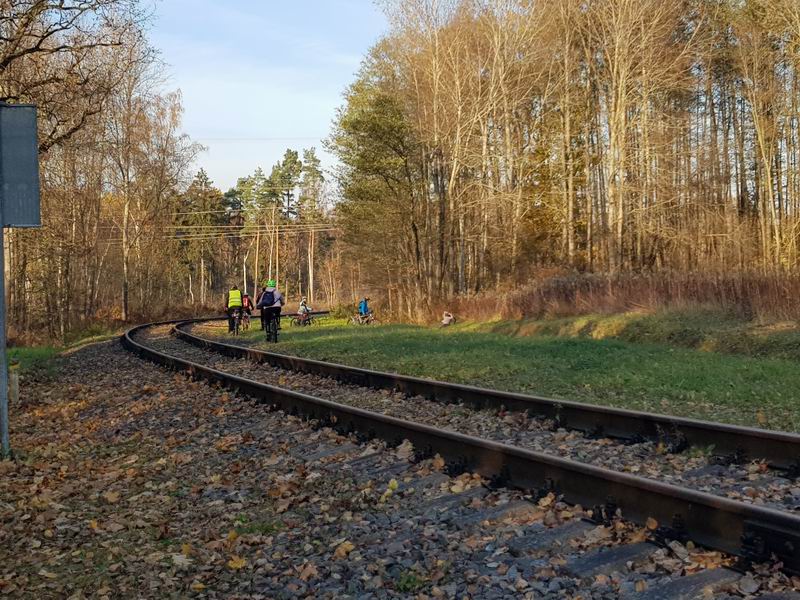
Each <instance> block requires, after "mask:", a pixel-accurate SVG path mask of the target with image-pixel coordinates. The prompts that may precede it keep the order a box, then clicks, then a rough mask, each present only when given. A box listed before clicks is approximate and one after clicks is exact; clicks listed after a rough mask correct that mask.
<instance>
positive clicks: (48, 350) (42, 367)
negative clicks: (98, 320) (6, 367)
mask: <svg viewBox="0 0 800 600" xmlns="http://www.w3.org/2000/svg"><path fill="white" fill-rule="evenodd" d="M119 334H120V332H119V331H116V330H113V329H109V328H107V327H105V326H100V325H98V326H94V327H89V328H87V329H84V330H82V332H81V333H80V334H75V335H73V336H71V337H70V338H69V340H68V343H67V345H66V346H14V347H12V348H8V352H7V359H8V362H9V364H11V365H15V367H14V368H16V369H18V370H19V372H20V373H21V374H22V375H25V374H29V373H33V372H36V373H38V374H40V375H43V376H52V375H53V374H54V373H55V363H56V360H57V359H58V356H59V355H60V354H62V353H64V352H71V351H75V350H78V349H80V348H82V347H83V346H86V345H87V344H94V343H98V342H106V341H108V340H110V339H113V338H115V337H117V336H118V335H119Z"/></svg>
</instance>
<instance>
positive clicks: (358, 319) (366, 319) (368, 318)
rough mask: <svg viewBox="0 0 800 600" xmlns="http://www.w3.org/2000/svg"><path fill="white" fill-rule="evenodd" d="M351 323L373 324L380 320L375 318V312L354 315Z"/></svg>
mask: <svg viewBox="0 0 800 600" xmlns="http://www.w3.org/2000/svg"><path fill="white" fill-rule="evenodd" d="M350 323H351V324H352V325H371V324H373V323H375V324H376V325H377V324H378V320H377V319H376V318H375V314H374V313H369V314H367V315H353V317H352V318H351V319H350Z"/></svg>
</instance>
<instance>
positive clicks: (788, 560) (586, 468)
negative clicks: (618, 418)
mask: <svg viewBox="0 0 800 600" xmlns="http://www.w3.org/2000/svg"><path fill="white" fill-rule="evenodd" d="M175 323H179V322H177V321H172V322H163V323H158V324H151V325H140V326H138V327H134V328H133V329H131V330H129V331H128V332H126V333H125V334H124V335H123V336H122V339H121V341H122V344H123V346H124V347H125V348H126V349H128V350H129V351H131V352H133V353H135V354H137V355H138V356H140V357H142V358H145V359H148V360H150V361H153V362H155V363H158V364H160V365H163V366H165V367H168V368H170V369H173V370H176V371H180V372H186V373H188V374H189V376H191V377H193V378H195V379H202V380H205V381H208V382H209V383H216V384H219V385H221V386H224V387H226V388H228V389H231V390H234V391H237V392H239V393H242V394H245V395H247V396H250V397H252V398H254V399H255V400H257V401H258V402H261V403H265V404H267V405H269V406H270V407H271V408H272V409H280V410H283V411H286V412H287V413H291V414H301V415H303V416H305V417H306V418H309V419H315V420H318V421H319V422H321V423H325V424H330V425H331V426H333V427H335V428H336V429H337V430H339V431H342V432H349V433H356V432H358V433H360V434H362V435H365V436H367V437H369V438H380V439H382V440H385V441H386V442H388V443H389V444H397V443H400V442H401V441H402V440H403V439H408V440H409V441H410V442H411V443H412V444H414V447H415V449H417V450H418V451H420V453H421V454H423V455H431V454H432V453H438V454H440V455H441V456H442V457H443V458H444V459H445V460H446V461H448V463H449V464H451V465H456V466H458V467H459V468H461V469H464V470H469V471H471V472H477V473H479V474H480V475H482V476H484V477H487V478H492V479H495V481H499V482H502V484H503V485H507V486H510V487H515V488H519V489H524V490H539V491H547V490H552V491H555V492H557V493H558V494H561V495H562V496H563V498H564V500H565V501H566V502H569V503H572V504H581V505H584V506H596V505H602V504H604V503H606V504H608V503H609V502H611V503H612V504H613V505H614V506H616V507H619V509H621V511H622V514H623V516H624V517H625V518H626V519H628V520H631V521H633V522H636V523H639V524H644V523H646V522H647V520H648V519H649V518H654V519H656V520H657V521H658V522H659V523H662V524H667V523H673V524H679V525H680V527H681V528H682V529H683V530H684V531H685V532H686V534H687V535H688V536H689V538H690V539H692V540H693V541H695V542H697V543H700V544H702V545H704V546H707V547H710V548H714V549H718V550H722V551H725V552H729V553H732V554H736V555H739V556H743V557H745V558H747V559H748V560H759V561H762V560H763V561H766V560H771V559H772V560H778V561H780V562H781V563H782V565H783V568H784V569H785V570H787V571H789V572H793V573H800V516H797V515H793V514H790V513H786V512H781V511H777V510H773V509H769V508H764V507H760V506H755V505H751V504H746V503H743V502H737V501H734V500H730V499H728V498H724V497H721V496H714V495H711V494H707V493H704V492H698V491H695V490H691V489H686V488H682V487H678V486H675V485H671V484H666V483H662V482H659V481H654V480H652V479H646V478H643V477H638V476H635V475H630V474H627V473H619V472H616V471H612V470H609V469H605V468H602V467H595V466H592V465H588V464H584V463H579V462H575V461H572V460H567V459H563V458H559V457H556V456H551V455H547V454H542V453H538V452H533V451H529V450H524V449H521V448H517V447H513V446H509V445H506V444H502V443H498V442H492V441H489V440H485V439H481V438H476V437H472V436H467V435H463V434H460V433H456V432H453V431H448V430H441V429H436V428H433V427H429V426H427V425H422V424H420V423H415V422H411V421H405V420H402V419H397V418H394V417H390V416H387V415H383V414H378V413H374V412H370V411H367V410H363V409H359V408H355V407H352V406H347V405H343V404H338V403H336V402H331V401H329V400H324V399H322V398H315V397H313V396H310V395H307V394H302V393H298V392H293V391H290V390H287V389H283V388H279V387H275V386H271V385H267V384H264V383H260V382H257V381H253V380H250V379H246V378H243V377H238V376H235V375H231V374H229V373H225V372H222V371H219V370H216V369H212V368H210V367H206V366H203V365H200V364H197V363H194V362H192V361H189V360H185V359H182V358H179V357H176V356H171V355H169V354H166V353H164V352H160V351H158V350H156V349H154V348H150V347H148V346H147V345H145V344H142V343H140V342H138V341H137V340H136V339H134V338H135V335H136V334H137V333H138V332H140V331H142V330H144V329H147V328H148V327H151V326H155V325H168V324H175ZM181 323H182V322H181ZM611 499H613V500H611Z"/></svg>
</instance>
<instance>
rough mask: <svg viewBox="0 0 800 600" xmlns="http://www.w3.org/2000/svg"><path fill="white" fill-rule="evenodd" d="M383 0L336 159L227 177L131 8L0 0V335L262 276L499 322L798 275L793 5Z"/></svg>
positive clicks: (43, 329) (396, 307) (184, 299)
mask: <svg viewBox="0 0 800 600" xmlns="http://www.w3.org/2000/svg"><path fill="white" fill-rule="evenodd" d="M380 4H381V6H382V8H383V9H384V10H385V12H386V14H387V16H388V19H389V22H390V28H389V30H388V32H387V33H386V35H385V36H384V37H383V38H382V39H380V40H379V41H378V42H377V43H376V44H375V45H374V47H373V48H372V49H371V51H370V52H369V54H368V55H367V56H366V57H365V58H364V60H363V63H362V67H361V69H360V71H359V72H358V73H357V75H356V77H355V80H354V81H353V83H352V84H351V85H350V86H349V87H348V88H347V89H346V90H345V91H344V98H343V102H342V106H341V108H340V109H339V111H338V113H337V114H336V115H332V119H333V125H332V131H331V133H330V136H329V138H328V140H327V143H326V149H327V150H328V151H329V152H330V153H332V155H333V156H335V158H336V160H337V165H336V167H335V168H333V169H329V170H326V169H323V167H322V165H321V162H320V159H319V157H318V155H317V152H316V150H315V149H314V148H307V149H300V150H294V149H289V150H287V151H286V153H285V154H284V155H283V156H282V157H276V162H275V164H274V165H273V166H272V167H271V168H270V169H268V170H267V171H264V170H262V169H258V170H256V171H255V172H254V173H252V174H250V175H246V176H243V177H241V178H240V179H239V182H238V183H237V185H236V186H234V187H233V188H232V189H230V190H228V191H224V192H223V191H221V190H219V189H217V188H216V187H215V185H214V182H212V181H210V179H209V177H208V175H207V174H206V173H205V172H204V171H202V170H200V171H199V172H198V169H197V167H196V160H197V158H198V156H199V155H200V153H201V152H202V151H203V147H202V146H201V145H199V144H198V143H196V142H194V141H192V140H191V139H189V138H188V137H187V136H186V135H185V134H184V133H182V128H181V116H182V110H183V107H182V98H181V94H180V92H179V91H177V90H170V89H168V87H167V85H166V84H165V81H164V79H163V76H162V75H161V74H162V72H163V71H164V68H165V60H166V61H168V57H162V56H160V54H159V52H158V51H157V50H156V49H155V48H154V47H153V45H152V44H151V42H150V41H149V39H148V27H149V22H150V19H151V14H150V13H149V12H148V11H149V9H148V7H147V6H146V5H145V4H144V3H142V2H139V1H138V0H63V1H61V2H49V1H42V0H0V101H4V102H9V103H15V102H33V103H35V104H36V105H37V106H38V107H39V117H40V124H39V130H40V144H39V148H40V157H41V180H42V189H41V193H42V194H41V195H42V216H43V227H42V228H41V229H39V230H24V231H23V230H12V231H10V232H9V235H8V236H7V244H6V248H5V251H6V256H7V269H6V273H5V276H6V280H7V285H8V293H9V306H10V315H9V319H10V330H11V332H12V335H14V336H26V335H46V336H49V337H51V338H54V339H59V338H60V339H64V338H66V337H67V336H68V335H70V334H71V333H73V332H75V331H79V330H81V329H82V328H85V327H87V326H88V325H89V324H91V323H93V322H96V321H116V322H118V321H134V320H140V319H144V318H154V317H156V316H168V315H175V314H178V313H182V312H202V311H208V310H215V309H217V310H218V309H219V308H220V307H221V303H222V293H223V291H224V290H225V289H226V288H227V287H229V286H230V285H232V284H233V283H236V284H239V285H243V286H245V288H246V289H248V290H252V289H254V288H255V287H256V286H257V285H258V283H259V282H260V281H261V280H262V279H263V278H265V277H268V276H274V277H277V278H278V279H279V285H280V286H282V287H283V288H284V289H285V290H286V291H287V295H288V296H289V297H290V298H292V299H295V298H296V299H299V296H300V295H302V294H307V295H309V296H310V300H311V302H312V303H319V304H322V305H328V306H336V305H339V304H347V305H349V304H351V303H353V302H354V301H355V300H356V299H357V297H358V296H359V295H360V294H371V295H372V296H373V297H374V298H375V299H376V300H377V302H378V303H379V305H380V306H381V307H382V310H383V311H385V312H386V313H391V314H392V315H394V316H395V317H398V318H403V319H410V320H415V319H420V318H423V319H424V318H427V316H429V315H430V314H431V311H432V310H433V308H434V307H437V306H441V305H442V304H445V303H448V304H447V305H454V306H463V307H464V310H468V306H469V305H470V303H472V304H473V305H474V304H479V305H485V304H486V302H487V301H485V300H484V299H485V298H491V299H492V302H494V300H495V299H497V298H501V297H502V298H504V299H506V300H508V302H507V303H506V305H505V306H511V307H512V309H513V310H511V312H512V313H514V314H522V313H525V311H526V310H529V309H530V307H529V308H526V306H528V305H526V303H525V301H524V298H528V297H531V296H537V295H538V296H537V297H544V300H543V301H542V303H543V304H547V302H548V300H547V297H546V296H547V294H548V293H549V292H547V290H550V289H553V288H554V284H553V282H554V281H563V280H565V279H566V280H569V281H571V282H572V283H571V284H570V285H572V288H571V289H572V292H570V294H572V295H570V294H567V298H568V299H570V300H569V301H570V302H572V301H573V300H574V297H575V293H576V292H575V290H581V289H590V288H592V286H594V287H596V288H603V289H605V290H608V289H611V288H614V289H616V290H617V292H616V293H617V295H619V296H635V295H636V293H637V290H638V292H642V290H643V289H645V288H646V291H647V293H648V294H653V293H658V294H661V295H662V296H674V295H681V293H682V291H683V292H685V291H686V290H687V289H688V288H687V286H689V287H691V286H694V288H697V287H702V286H703V285H706V284H707V283H708V282H716V283H715V284H714V285H712V286H711V287H712V288H713V289H712V290H711V291H709V292H708V294H712V295H713V294H717V295H719V294H720V293H723V295H724V294H727V293H728V292H729V291H730V290H733V292H731V295H732V297H734V300H735V301H741V300H742V298H744V297H746V296H747V295H748V293H749V292H747V291H742V290H743V289H744V288H747V289H754V290H756V291H758V293H762V294H772V295H773V296H775V298H777V299H776V300H775V302H776V303H777V304H781V303H784V304H787V303H789V302H791V298H790V296H791V294H792V293H793V292H791V290H795V291H797V290H800V284H798V272H797V271H798V269H797V265H798V251H799V250H800V249H799V248H798V242H800V219H798V212H799V211H800V178H798V169H797V168H798V161H800V119H798V117H799V116H800V103H799V102H798V88H799V87H800V83H799V82H798V79H797V74H798V67H799V66H800V52H799V51H798V50H799V48H800V46H799V44H800V2H798V1H797V0H679V1H675V2H663V1H662V0H541V1H538V2H533V1H531V0H404V1H402V2H400V1H392V0H385V1H383V2H381V3H380ZM633 280H636V281H641V282H644V283H642V284H640V285H639V286H638V287H636V285H634V284H632V283H631V281H633ZM576 282H577V283H576ZM743 282H744V283H743ZM587 286H588V287H587ZM643 286H644V287H643ZM555 287H558V286H555ZM634 288H635V289H634ZM656 288H657V291H656V292H653V291H652V290H654V289H656ZM694 288H693V289H694ZM592 289H593V288H592ZM726 290H727V291H726ZM559 293H560V292H559ZM687 294H688V292H687ZM689 295H690V294H689ZM745 300H746V298H745ZM509 303H510V304H509ZM537 306H538V305H537ZM490 308H491V309H492V310H494V309H495V308H496V304H493V303H491V306H490ZM536 310H538V309H536Z"/></svg>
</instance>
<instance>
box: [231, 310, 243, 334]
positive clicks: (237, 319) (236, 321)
mask: <svg viewBox="0 0 800 600" xmlns="http://www.w3.org/2000/svg"><path fill="white" fill-rule="evenodd" d="M241 328H242V309H240V308H235V309H233V335H234V337H235V336H237V335H239V330H240V329H241Z"/></svg>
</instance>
